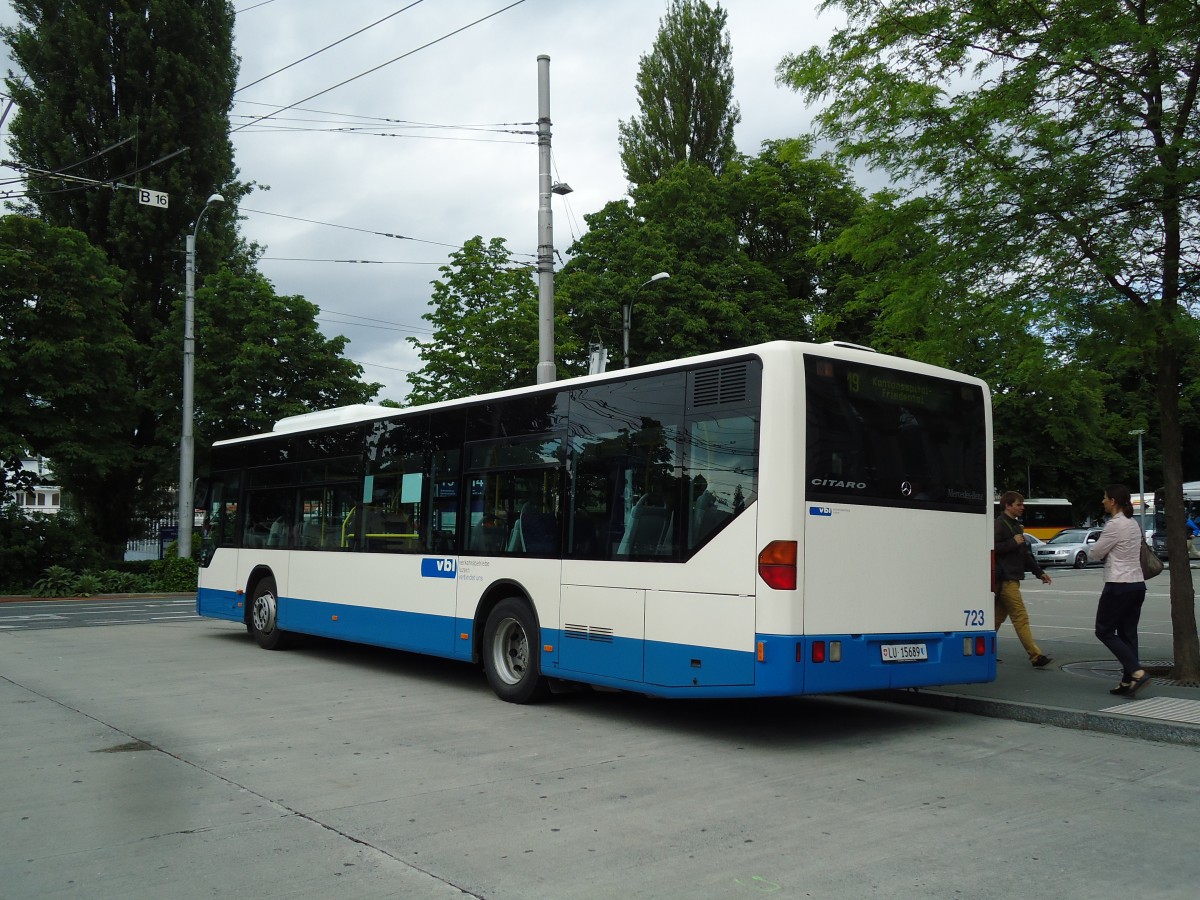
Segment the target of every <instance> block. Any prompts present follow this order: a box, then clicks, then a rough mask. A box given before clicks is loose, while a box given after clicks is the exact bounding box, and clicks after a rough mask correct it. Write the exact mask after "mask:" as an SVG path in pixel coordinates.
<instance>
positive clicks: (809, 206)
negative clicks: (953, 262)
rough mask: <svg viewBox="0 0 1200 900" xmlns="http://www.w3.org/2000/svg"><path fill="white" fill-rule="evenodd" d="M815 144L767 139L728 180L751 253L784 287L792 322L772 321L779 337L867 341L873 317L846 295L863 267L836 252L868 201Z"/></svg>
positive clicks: (741, 231) (743, 240) (744, 243)
mask: <svg viewBox="0 0 1200 900" xmlns="http://www.w3.org/2000/svg"><path fill="white" fill-rule="evenodd" d="M813 144H814V141H813V140H812V138H793V139H788V140H778V141H767V142H765V143H764V144H763V146H762V150H761V152H760V153H759V155H758V156H755V157H748V156H738V157H736V158H735V159H734V160H733V162H732V163H731V164H730V165H729V167H728V168H727V169H726V170H725V172H724V174H723V175H722V181H723V182H724V183H725V185H726V188H727V190H728V191H729V202H730V204H731V208H732V213H733V216H734V218H735V222H736V225H737V231H738V236H739V240H740V242H741V244H742V246H743V247H744V248H745V251H746V255H747V256H748V257H749V258H750V259H751V260H752V261H754V262H756V263H760V264H761V265H763V266H765V267H766V268H767V269H769V270H770V271H771V272H773V273H774V274H775V275H776V276H778V277H779V278H780V279H782V282H783V287H784V290H785V292H786V298H787V301H788V303H787V307H786V311H787V312H786V318H787V319H789V320H790V322H784V321H775V322H772V323H771V326H772V332H773V336H776V337H788V338H792V339H808V340H834V339H837V340H843V341H852V342H856V343H862V344H865V343H869V342H870V323H871V322H872V321H873V317H874V312H873V310H872V309H871V308H869V307H867V306H865V305H862V304H859V305H855V304H854V302H853V301H854V294H853V292H852V291H850V290H848V287H849V286H851V285H853V284H855V283H856V276H857V275H859V274H860V273H861V271H862V267H861V266H860V264H859V263H857V262H856V261H854V260H853V259H852V258H851V255H850V254H848V253H847V252H845V251H842V250H837V249H835V248H834V242H835V241H836V240H837V238H838V237H839V236H840V235H841V234H842V232H843V231H844V230H845V229H846V228H848V227H850V226H851V225H852V224H853V222H854V221H855V219H856V217H857V216H858V215H859V213H860V211H861V210H862V209H863V207H864V205H865V203H866V200H865V198H864V197H863V195H862V193H861V192H860V191H859V189H858V188H857V186H856V185H855V184H854V182H853V179H852V178H851V177H850V174H849V172H848V170H847V169H846V168H845V167H844V166H843V165H841V164H839V163H837V162H835V161H833V160H831V159H826V158H814V157H813V155H812V153H813Z"/></svg>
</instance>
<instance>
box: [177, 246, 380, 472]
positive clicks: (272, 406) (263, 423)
mask: <svg viewBox="0 0 1200 900" xmlns="http://www.w3.org/2000/svg"><path fill="white" fill-rule="evenodd" d="M319 312H320V310H319V308H318V307H317V306H316V304H314V303H310V302H309V301H308V300H305V299H304V298H303V297H299V296H280V295H278V294H276V293H275V289H274V286H273V285H272V284H271V282H270V281H269V280H268V279H267V278H265V277H264V276H263V275H261V274H260V273H259V272H257V271H255V270H253V269H244V270H242V271H240V272H234V271H231V270H230V269H228V268H223V269H221V270H220V271H219V272H217V273H216V274H215V275H212V276H210V277H209V278H208V279H206V280H205V283H204V287H203V288H201V289H200V290H198V291H197V292H196V397H197V398H198V400H197V405H196V439H197V440H196V443H197V447H198V448H204V450H206V449H207V447H208V445H209V444H210V443H211V442H212V441H217V440H222V439H224V438H230V437H236V436H239V435H244V434H252V433H255V432H259V431H270V430H271V427H272V426H273V425H274V423H275V422H276V421H277V420H279V419H281V418H283V417H285V416H294V415H299V414H301V413H305V412H312V411H314V410H320V409H330V408H332V407H335V406H345V405H347V404H351V403H366V402H368V401H369V400H371V398H373V397H374V396H375V395H376V394H377V393H378V392H379V389H380V388H381V387H382V385H380V384H374V383H371V384H367V383H364V382H363V381H362V380H361V378H362V372H363V370H362V367H361V366H360V365H358V364H357V363H355V362H354V361H353V360H349V359H346V358H345V357H344V356H343V355H342V353H343V352H344V350H345V347H346V343H347V339H346V338H345V337H342V336H340V335H339V336H337V337H333V338H326V337H325V336H324V335H322V334H321V331H320V328H319V326H318V325H317V319H316V317H317V315H318V313H319ZM182 333H183V323H182V320H181V318H180V317H179V315H178V311H177V314H176V315H175V316H173V317H172V320H171V327H170V328H169V329H168V335H169V338H168V340H169V342H171V343H174V342H175V337H176V335H179V334H182ZM162 355H163V358H168V357H169V354H168V353H165V352H164V353H163V354H162ZM178 358H179V357H178V356H176V357H175V359H176V360H177V359H178ZM172 363H174V360H172ZM172 374H173V373H172ZM165 377H166V378H167V379H169V378H170V375H167V376H165ZM176 380H177V379H176ZM204 450H202V451H200V458H201V459H202V460H203V458H204V456H203V453H204Z"/></svg>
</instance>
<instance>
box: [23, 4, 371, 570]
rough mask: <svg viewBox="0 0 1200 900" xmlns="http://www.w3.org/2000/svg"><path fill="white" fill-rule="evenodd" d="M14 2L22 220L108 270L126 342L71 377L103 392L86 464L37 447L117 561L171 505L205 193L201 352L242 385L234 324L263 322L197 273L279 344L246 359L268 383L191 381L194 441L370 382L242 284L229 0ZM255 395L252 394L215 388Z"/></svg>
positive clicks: (282, 308) (277, 303)
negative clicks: (265, 322)
mask: <svg viewBox="0 0 1200 900" xmlns="http://www.w3.org/2000/svg"><path fill="white" fill-rule="evenodd" d="M12 5H13V8H14V9H15V10H16V12H17V14H18V16H19V19H20V24H19V25H18V26H16V27H14V28H8V29H5V30H4V31H3V38H4V40H5V43H6V44H7V45H8V46H9V48H10V50H11V51H12V56H13V59H14V60H15V61H16V62H17V63H18V64H19V65H20V66H21V68H22V69H23V70H24V71H23V73H21V74H20V75H14V76H11V77H9V78H8V79H7V81H6V83H7V87H8V91H9V93H10V94H11V95H12V96H13V97H14V99H15V100H16V102H17V113H16V115H15V117H14V118H13V120H12V123H11V127H12V138H11V146H12V149H13V152H14V154H15V156H16V158H17V160H18V164H19V165H18V167H19V168H23V169H24V171H25V173H26V183H27V199H26V201H25V207H26V211H27V212H28V213H29V214H30V215H35V216H37V217H39V218H41V219H42V220H43V221H45V222H47V223H49V224H52V225H56V226H60V227H71V228H75V229H77V230H78V231H80V232H82V233H83V234H85V235H86V236H87V238H88V240H89V241H90V243H91V244H92V245H93V246H95V247H97V248H100V249H101V250H102V251H103V252H104V254H105V255H106V256H107V258H108V260H109V261H110V262H111V263H112V264H114V265H117V266H119V267H120V269H121V270H122V275H121V278H120V280H119V285H120V299H121V304H122V313H121V318H122V320H123V322H124V326H125V327H126V328H127V330H128V334H129V336H130V337H131V339H132V340H131V341H130V343H129V344H128V345H127V346H126V347H125V348H124V351H125V352H124V355H123V356H121V357H119V358H118V357H114V356H110V355H107V354H98V353H95V352H92V353H90V354H86V355H83V356H82V357H81V359H80V362H79V365H78V367H77V369H78V371H77V376H78V380H79V381H80V382H81V383H86V384H87V385H97V386H99V385H103V386H104V387H105V389H106V390H107V392H108V395H109V396H108V401H107V402H108V412H109V418H108V419H105V420H102V421H101V420H93V421H92V422H91V425H92V427H93V428H94V429H95V431H96V434H97V439H96V440H95V441H93V445H94V446H97V447H101V448H102V452H100V453H97V454H96V456H95V458H93V459H88V458H87V457H86V455H85V454H80V453H76V452H74V451H73V448H72V446H71V445H70V444H69V443H60V444H58V445H54V446H47V447H46V448H45V450H44V451H43V452H45V453H46V455H48V456H49V457H50V458H51V459H52V460H53V462H54V466H55V470H56V472H57V473H58V474H59V475H60V477H61V478H62V480H63V483H64V486H66V485H68V484H70V485H71V490H72V492H73V495H74V497H75V500H76V501H77V502H78V503H79V505H80V507H81V509H83V510H84V511H85V515H86V514H87V510H91V509H96V510H103V511H104V518H103V520H102V521H97V524H98V525H99V526H100V527H102V537H103V539H104V541H105V543H106V545H107V546H108V547H109V548H110V552H112V553H114V554H117V553H119V552H120V551H121V548H122V547H123V546H124V544H125V541H126V539H127V537H128V536H129V535H130V532H131V530H132V529H133V528H134V523H135V522H136V521H137V520H138V519H139V518H141V517H143V516H145V515H148V514H153V513H158V512H160V511H162V510H164V509H165V508H169V507H170V506H172V505H173V504H172V503H171V501H170V499H169V494H167V493H166V492H165V491H164V487H167V486H171V485H173V484H174V481H175V479H176V477H177V472H178V469H177V461H178V449H177V448H178V440H179V434H180V430H181V428H180V426H181V422H180V407H181V404H180V401H179V397H180V392H181V391H180V380H181V379H180V371H181V369H182V362H181V353H182V327H181V325H180V316H181V310H180V306H181V303H182V293H183V285H184V261H185V256H184V252H183V249H184V238H185V236H186V235H187V234H188V233H190V232H191V231H192V230H193V226H194V222H195V220H196V217H197V216H198V214H199V213H200V211H201V209H203V208H204V206H205V200H206V199H207V197H208V196H209V195H210V194H211V193H213V191H214V190H219V191H220V193H221V194H222V195H223V196H224V198H225V201H226V202H225V203H220V204H214V205H213V206H212V207H211V208H210V209H209V211H208V215H207V216H206V218H205V220H204V224H203V227H202V228H201V229H199V232H198V240H197V243H198V247H197V259H198V263H199V264H198V272H199V277H198V286H199V287H200V290H198V292H197V317H198V320H199V322H200V324H201V326H202V327H206V331H207V335H208V338H210V339H211V340H210V344H211V346H213V347H216V346H222V347H223V348H236V350H235V351H234V355H232V356H231V357H229V359H230V360H234V361H236V362H237V364H238V368H237V370H236V371H237V372H239V373H241V374H242V375H244V372H242V369H241V365H242V361H243V359H244V356H245V355H246V353H245V352H246V349H247V346H248V345H247V344H246V343H245V342H244V341H243V340H242V338H243V335H242V334H239V332H238V331H237V330H236V329H237V328H239V327H241V326H246V327H249V326H250V325H251V324H253V325H254V327H249V333H251V334H256V333H258V331H260V330H261V329H260V328H259V327H258V326H259V325H260V324H261V322H259V320H258V319H256V318H255V317H254V316H252V315H251V314H250V313H249V312H248V311H246V310H243V309H237V308H232V307H230V308H226V307H224V306H223V305H222V300H223V299H228V298H224V297H221V298H216V297H211V295H207V294H205V292H204V288H203V285H204V281H205V279H204V276H205V275H207V274H211V273H215V272H217V271H218V270H219V269H220V267H221V264H222V262H223V263H224V264H225V265H227V266H228V267H229V269H230V270H231V272H232V273H239V274H238V275H236V276H235V275H232V274H231V275H230V276H229V278H228V279H227V280H226V281H224V282H222V283H223V284H224V285H225V286H228V287H230V289H231V290H233V292H234V294H233V296H234V297H236V298H242V299H245V300H246V302H247V303H250V302H256V303H257V302H264V303H266V304H267V306H268V308H269V309H271V310H272V311H275V312H279V313H280V315H281V319H280V322H279V326H280V333H279V334H277V335H275V336H274V338H272V340H274V341H275V342H276V343H274V344H271V343H268V344H262V343H260V344H259V345H258V346H259V355H260V356H261V357H265V356H266V355H267V351H266V349H265V348H267V347H271V348H273V349H279V350H280V352H285V353H286V364H266V362H265V360H260V361H261V362H263V366H262V369H261V373H266V372H270V373H271V374H272V375H273V376H274V378H275V379H276V380H275V381H274V382H273V383H272V384H270V385H269V386H264V379H263V378H262V377H239V378H235V377H234V376H233V374H232V372H233V370H231V371H230V372H225V373H221V375H222V376H224V377H209V375H208V374H206V373H204V372H200V371H198V372H197V384H196V409H197V413H198V415H199V417H200V423H199V424H200V430H198V434H199V435H200V436H201V439H202V440H203V437H204V436H205V435H206V432H207V433H208V434H211V435H225V434H229V433H230V432H234V431H241V430H242V429H243V428H244V427H245V426H246V425H248V424H249V423H251V422H254V423H258V422H261V421H262V420H263V419H264V418H266V417H270V416H272V415H275V414H277V413H278V412H279V411H281V410H292V409H294V408H295V407H296V406H297V405H303V406H310V405H323V404H325V403H327V402H333V401H334V400H335V399H337V398H358V397H361V396H362V395H363V394H364V392H367V393H370V392H371V389H372V386H371V385H364V384H363V383H362V382H361V381H360V380H359V374H360V372H361V370H359V369H358V367H356V366H354V364H353V363H350V362H348V361H346V360H343V359H340V353H341V350H342V348H343V346H344V341H343V340H342V339H340V338H339V339H334V340H333V341H326V340H324V339H323V338H322V337H321V336H320V334H319V333H318V332H317V331H316V330H315V329H314V328H311V327H309V326H308V324H307V321H306V317H310V315H309V312H310V308H309V307H308V305H307V304H305V303H304V302H303V301H300V300H299V299H298V298H277V297H275V295H274V291H273V289H271V288H269V286H264V284H263V283H261V282H257V281H256V279H255V276H254V275H253V274H252V270H253V267H254V249H253V248H251V247H247V246H246V245H245V244H243V243H242V242H240V241H239V240H238V238H237V234H236V224H235V223H236V212H235V207H236V203H237V201H238V200H239V199H240V198H241V197H242V196H244V195H245V194H246V193H247V192H248V191H250V190H251V186H249V185H245V184H240V183H238V182H236V181H235V177H236V175H237V172H236V169H235V167H234V163H233V148H232V144H231V143H230V140H229V136H228V131H229V119H228V113H229V108H230V105H231V102H232V97H233V91H234V85H235V80H236V75H237V59H236V58H235V57H234V55H233V22H234V11H233V7H232V4H231V3H229V2H227V0H100V2H88V3H84V2H80V0H53V2H50V0H14V2H13V4H12ZM71 179H75V180H71ZM96 183H101V184H103V185H104V186H103V187H96V186H95V185H96ZM134 184H136V185H145V186H146V187H149V188H152V189H154V190H157V191H162V192H165V193H167V194H168V195H169V198H170V205H169V207H167V208H166V209H162V208H152V207H149V206H143V205H140V204H139V203H138V200H137V196H136V194H135V192H134V191H132V190H127V189H125V188H126V187H128V186H129V185H134ZM110 188H111V189H110ZM206 301H207V307H208V308H210V309H211V308H221V309H225V310H226V311H227V312H228V313H229V315H228V316H227V317H226V318H225V319H216V320H213V321H207V322H206V321H205V320H204V319H203V317H204V316H205V315H206V314H207V315H211V313H206V311H205V310H206ZM201 352H203V350H202V351H201ZM275 362H276V363H278V360H276V361H275ZM110 370H119V372H120V377H119V378H110V377H109V372H110ZM261 373H260V374H261ZM300 373H303V376H301V374H300ZM302 378H304V379H307V383H306V382H305V381H303V380H302ZM260 389H261V390H263V391H264V394H265V396H261V397H260V396H254V395H248V394H247V395H239V394H232V395H231V394H228V393H226V392H227V391H230V390H247V391H251V390H260ZM209 391H221V392H222V393H219V394H214V393H209ZM68 408H69V406H64V407H62V408H61V409H62V410H65V409H68ZM56 412H58V414H59V417H61V410H59V411H55V410H50V414H51V415H54V414H55V413H56ZM222 416H228V418H227V419H224V418H221V417H222ZM255 427H258V426H257V425H256V426H255ZM30 443H32V441H30ZM90 521H96V520H95V519H90Z"/></svg>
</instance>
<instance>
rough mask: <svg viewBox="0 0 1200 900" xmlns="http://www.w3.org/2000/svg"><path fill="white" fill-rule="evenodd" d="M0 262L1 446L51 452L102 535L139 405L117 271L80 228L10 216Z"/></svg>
mask: <svg viewBox="0 0 1200 900" xmlns="http://www.w3.org/2000/svg"><path fill="white" fill-rule="evenodd" d="M0 271H3V272H4V278H3V280H0V448H3V449H4V450H5V451H7V453H8V454H9V455H11V454H12V453H14V452H19V451H21V450H31V451H33V452H34V453H40V454H42V455H45V456H48V457H50V458H52V459H53V461H54V469H55V472H56V474H57V475H58V478H59V481H60V484H61V486H62V487H63V488H64V489H65V490H66V491H68V492H70V493H71V494H72V495H73V496H75V497H76V508H77V509H78V510H79V512H80V514H81V515H82V516H83V518H84V520H85V522H87V523H89V524H90V525H91V526H92V527H93V528H94V529H95V531H96V533H98V534H105V533H107V532H106V528H107V523H108V521H109V520H110V519H112V518H119V517H121V516H123V515H124V516H128V515H130V514H131V509H132V498H133V496H134V495H135V494H136V488H137V485H136V484H135V483H132V482H130V481H127V480H124V478H125V477H126V475H127V473H130V472H131V471H134V470H135V468H136V467H135V466H132V465H131V464H130V463H131V461H130V460H129V459H128V458H127V454H128V453H129V446H128V442H127V441H126V440H125V435H126V434H127V432H128V430H130V429H132V428H134V427H136V422H137V411H136V407H135V404H134V390H133V376H132V373H131V372H130V367H129V361H130V360H131V358H132V357H133V355H134V350H135V345H134V342H133V339H132V337H131V335H130V333H129V328H128V326H127V325H126V323H125V321H124V318H123V316H124V311H125V308H124V306H123V304H122V303H121V286H122V273H121V272H120V271H119V270H117V269H115V268H114V267H112V266H111V265H109V263H108V261H107V260H106V259H105V258H104V254H103V253H102V252H101V251H100V250H98V249H96V248H95V247H93V246H92V245H91V244H90V243H89V242H88V240H87V238H86V237H85V236H84V235H82V234H80V233H79V232H78V231H75V230H73V229H69V228H55V227H52V226H48V225H44V224H43V223H41V222H38V221H36V220H34V219H29V218H26V217H24V216H17V215H10V216H5V217H3V218H0ZM134 462H137V460H135V461H134ZM113 481H115V482H117V483H118V484H119V485H120V486H121V487H122V488H123V489H124V493H123V494H122V493H120V492H114V494H113V495H112V496H109V497H107V498H106V499H103V500H102V499H101V496H100V495H98V494H97V489H98V486H99V485H100V484H102V483H108V482H113Z"/></svg>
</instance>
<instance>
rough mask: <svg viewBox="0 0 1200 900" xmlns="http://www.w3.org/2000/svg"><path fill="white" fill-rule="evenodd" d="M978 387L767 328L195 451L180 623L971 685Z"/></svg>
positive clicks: (769, 691) (713, 691) (684, 681)
mask: <svg viewBox="0 0 1200 900" xmlns="http://www.w3.org/2000/svg"><path fill="white" fill-rule="evenodd" d="M991 437H992V432H991V403H990V395H989V392H988V388H987V385H986V384H984V383H983V382H982V381H980V380H979V379H976V378H971V377H967V376H964V375H959V374H956V373H954V372H951V371H948V370H945V369H940V368H937V367H934V366H930V365H925V364H922V363H917V362H912V361H909V360H904V359H898V358H894V357H889V356H884V355H881V354H877V353H874V352H872V351H870V350H868V349H866V348H861V347H855V346H853V345H846V344H833V343H830V344H822V345H814V344H799V343H785V342H774V343H768V344H763V345H760V346H755V347H748V348H746V349H743V350H737V351H729V352H722V353H714V354H710V355H706V356H699V357H695V358H692V359H686V360H680V361H676V362H669V363H659V364H655V365H648V366H642V367H639V368H633V369H623V370H620V371H616V372H608V373H603V374H599V375H588V376H585V377H581V378H573V379H570V380H564V381H559V382H555V383H552V384H545V385H538V386H536V387H528V388H520V389H516V390H510V391H505V392H502V393H497V394H491V395H485V396H480V397H471V398H464V399H461V400H454V401H447V402H442V403H435V404H430V405H428V406H421V407H415V408H412V409H404V410H395V409H387V408H384V407H374V406H354V407H345V408H341V409H334V410H329V411H327V412H319V413H312V414H308V415H301V416H295V417H293V418H290V419H284V420H282V421H280V422H279V423H278V424H277V425H276V426H275V428H274V430H273V431H272V432H270V433H269V434H259V435H253V436H250V437H243V438H237V439H234V440H227V441H220V442H218V443H217V444H215V445H214V446H213V448H212V457H211V478H210V479H209V488H208V494H207V500H206V519H207V522H206V525H205V529H204V530H205V543H204V549H203V552H202V560H201V563H202V564H201V569H200V580H199V594H198V599H197V606H198V610H199V613H200V615H202V616H208V617H212V618H217V619H227V620H231V621H235V622H242V623H245V626H246V628H247V629H248V631H249V632H250V634H251V635H253V636H254V638H255V639H256V640H257V642H258V643H259V644H260V645H261V646H263V647H265V648H267V649H278V648H281V647H283V646H284V645H285V644H286V642H287V639H288V637H289V635H292V634H308V635H320V636H324V637H329V638H339V639H342V640H346V641H356V642H361V643H366V644H373V645H378V646H382V647H390V648H396V649H400V650H406V651H413V652H417V653H428V654H432V655H436V656H442V657H449V658H454V659H461V660H464V661H469V662H474V663H477V664H478V663H481V664H482V667H483V669H484V671H485V673H486V675H487V678H488V681H489V682H490V684H491V685H492V687H493V689H494V690H495V691H496V693H497V694H498V695H499V696H500V697H501V698H503V699H505V700H509V701H513V702H526V701H530V700H533V699H537V698H539V697H541V696H544V695H545V694H546V693H547V692H548V691H549V690H550V689H551V688H553V687H556V686H558V685H562V684H567V683H572V684H577V685H578V684H584V685H593V686H603V687H607V688H619V689H625V690H630V691H638V692H641V693H645V694H650V695H654V696H659V697H747V696H795V695H801V694H819V693H830V692H838V691H858V690H868V689H876V688H898V687H918V686H923V685H936V684H950V683H965V682H985V681H990V680H992V679H994V678H995V673H996V650H995V631H994V621H993V610H992V595H991V593H990V587H989V570H988V559H989V555H990V550H991V547H992V518H991V509H992V499H991V498H992V490H993V488H992V477H991V472H992V451H991V446H992V445H991Z"/></svg>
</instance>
